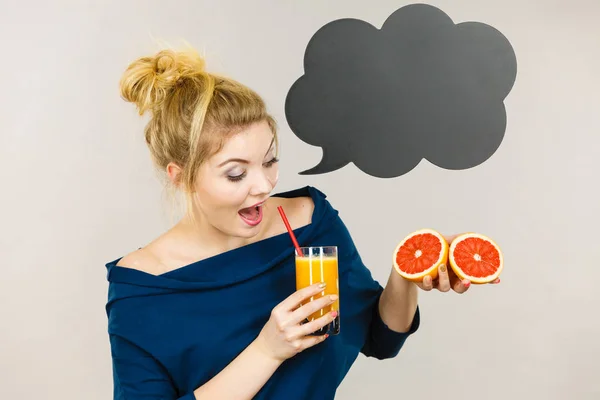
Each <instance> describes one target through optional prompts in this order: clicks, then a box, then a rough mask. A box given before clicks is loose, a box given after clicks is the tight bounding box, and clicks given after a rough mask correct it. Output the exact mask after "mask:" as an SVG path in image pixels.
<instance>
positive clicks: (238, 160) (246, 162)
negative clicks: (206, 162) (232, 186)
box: [217, 136, 275, 168]
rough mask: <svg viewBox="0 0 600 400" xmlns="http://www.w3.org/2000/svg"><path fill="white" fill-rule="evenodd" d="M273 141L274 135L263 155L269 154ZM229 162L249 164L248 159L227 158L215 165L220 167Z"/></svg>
mask: <svg viewBox="0 0 600 400" xmlns="http://www.w3.org/2000/svg"><path fill="white" fill-rule="evenodd" d="M273 142H275V136H273V139H271V144H269V149H268V150H267V152H266V153H265V156H266V155H267V154H269V151H271V149H272V148H273ZM230 162H239V163H241V164H249V163H250V162H249V161H248V160H244V159H243V158H229V159H227V160H225V161H223V162H222V163H221V164H219V165H217V167H218V168H220V167H222V166H223V165H225V164H229V163H230Z"/></svg>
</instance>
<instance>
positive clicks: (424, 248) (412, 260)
mask: <svg viewBox="0 0 600 400" xmlns="http://www.w3.org/2000/svg"><path fill="white" fill-rule="evenodd" d="M448 251H449V246H448V242H447V241H446V239H445V238H444V236H442V235H441V234H440V233H439V232H437V231H435V230H433V229H428V228H425V229H419V230H418V231H415V232H412V233H411V234H409V235H408V236H406V237H405V238H404V239H402V241H401V242H400V243H398V246H396V249H395V250H394V259H393V265H394V268H395V269H396V272H398V273H399V274H400V276H402V277H403V278H405V279H407V280H409V281H411V282H421V281H423V278H425V277H426V276H427V275H429V276H431V279H436V278H437V276H438V267H439V266H440V265H441V264H443V263H445V262H446V261H447V260H448Z"/></svg>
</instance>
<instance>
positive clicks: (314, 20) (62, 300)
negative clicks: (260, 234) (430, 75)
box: [0, 0, 600, 400]
mask: <svg viewBox="0 0 600 400" xmlns="http://www.w3.org/2000/svg"><path fill="white" fill-rule="evenodd" d="M405 4H408V3H407V2H402V1H384V0H378V1H371V2H364V1H358V0H352V1H348V0H346V1H341V0H339V1H316V0H312V1H275V0H273V1H241V0H239V1H224V0H220V1H211V2H208V1H172V2H169V3H168V4H167V3H166V2H164V1H160V2H159V1H122V0H120V1H115V0H113V1H103V2H91V1H74V0H73V1H53V2H42V1H37V2H27V1H19V2H16V1H7V0H3V1H2V2H1V3H0V7H1V8H0V48H1V49H2V55H1V56H0V57H1V62H0V77H1V78H2V89H1V90H0V135H1V136H0V138H1V145H0V174H1V176H0V178H1V182H2V197H1V202H2V203H1V207H0V213H1V215H0V217H1V218H0V221H2V231H1V236H0V253H1V255H2V258H1V264H2V275H1V278H0V321H1V324H2V325H1V328H0V398H3V399H4V398H6V399H31V398H44V399H52V400H54V399H56V400H58V399H61V400H66V399H73V400H75V399H89V400H96V399H98V400H100V399H102V400H105V399H108V398H110V396H111V393H112V380H111V379H112V377H111V365H110V350H109V347H108V339H107V335H106V316H105V314H104V304H105V301H106V288H107V283H106V276H105V275H106V270H105V267H104V263H105V262H107V261H110V260H112V259H114V258H117V257H119V256H121V255H123V254H125V253H126V252H129V251H131V250H132V249H134V248H136V247H137V246H140V245H143V244H145V243H146V242H148V241H149V240H151V239H152V238H154V237H156V236H157V235H158V234H159V233H160V232H162V231H163V230H164V229H166V228H167V226H168V225H169V223H170V220H169V210H170V204H169V201H168V200H166V199H167V198H166V196H165V195H164V193H163V190H162V186H161V184H160V182H159V181H158V180H157V179H156V176H155V173H154V172H153V170H152V166H151V164H150V160H149V156H148V152H147V149H146V147H145V145H144V143H143V134H142V129H143V125H144V122H145V120H144V119H140V118H138V117H137V115H136V114H135V109H134V107H133V106H132V105H131V104H126V103H125V102H123V101H122V100H121V99H120V98H119V93H118V80H119V78H120V75H121V73H122V72H123V70H124V68H125V67H126V66H127V64H128V63H129V62H130V61H132V60H133V59H134V58H136V57H138V56H141V55H146V54H149V53H153V52H154V51H155V50H157V48H158V47H157V46H156V45H155V43H154V39H164V40H166V41H168V42H169V43H172V44H174V45H178V44H179V43H180V40H181V39H185V40H187V41H189V42H190V43H191V44H192V45H194V46H195V47H197V48H198V49H199V50H201V51H203V52H204V53H205V55H206V57H207V60H208V67H209V69H210V70H212V71H215V72H223V73H226V74H229V75H231V76H233V77H235V78H236V79H239V80H240V81H242V82H245V83H247V84H248V85H250V86H252V87H253V88H255V89H256V90H258V91H259V92H260V93H261V94H262V95H264V97H265V99H266V100H267V101H268V104H269V106H270V108H271V110H272V111H273V113H274V115H275V116H276V118H277V119H278V121H279V123H280V125H281V142H282V143H281V146H282V147H281V149H282V162H281V169H282V170H281V173H280V177H281V183H280V186H278V188H277V190H278V191H281V190H287V189H291V188H294V187H298V186H303V185H307V184H310V185H314V186H316V187H318V188H320V189H321V190H323V191H324V192H326V193H327V194H328V195H329V199H330V200H331V202H332V203H333V204H334V205H335V207H336V208H338V209H339V210H340V212H341V215H342V217H343V218H344V220H345V221H346V223H347V225H348V226H349V228H350V230H351V232H352V234H353V236H354V238H355V240H356V242H357V245H358V247H359V249H360V251H361V253H362V255H363V258H364V260H365V262H366V263H367V265H368V266H369V268H370V269H371V270H372V272H373V274H374V276H375V277H376V278H377V279H379V280H380V281H381V282H382V283H384V282H385V281H386V279H387V276H388V274H389V271H390V268H391V265H390V262H391V251H392V250H393V248H394V246H395V245H396V244H397V242H398V241H399V240H401V239H402V237H404V235H406V234H407V233H409V232H411V231H413V230H415V229H418V228H421V227H433V228H436V229H439V230H441V231H442V232H444V233H448V234H450V233H454V232H462V231H467V230H468V231H478V232H481V233H484V234H488V235H490V236H491V237H493V238H494V239H495V240H497V241H498V243H499V244H500V245H501V246H502V248H503V250H504V253H505V258H506V269H505V272H504V274H503V275H502V283H501V285H499V286H485V287H477V286H476V287H473V288H471V289H470V290H469V293H468V294H466V295H463V296H458V295H454V294H441V293H433V292H432V293H422V294H421V307H422V315H423V322H422V326H421V329H420V331H419V333H418V334H417V335H415V336H414V337H412V338H411V339H409V341H408V342H407V344H406V347H405V348H404V349H403V350H402V352H401V354H400V355H399V356H398V357H397V358H395V359H393V360H388V361H383V362H382V361H377V360H371V359H366V358H364V357H362V356H361V357H360V358H359V359H358V361H357V363H356V364H355V365H354V367H353V369H352V370H351V371H350V373H349V374H348V376H347V378H346V380H345V381H344V382H343V384H342V386H341V387H340V389H339V392H338V393H339V395H338V398H339V399H366V398H367V396H369V397H372V398H388V397H394V398H410V399H433V398H438V397H441V396H444V397H445V398H450V399H506V398H511V399H557V400H558V399H561V400H562V399H566V398H568V397H571V398H575V399H597V398H599V397H600V381H599V380H598V379H597V373H598V368H599V367H598V361H597V359H598V356H599V355H600V344H599V343H600V342H599V340H598V337H599V334H600V321H599V318H598V314H599V313H598V311H597V304H598V293H597V290H598V289H597V288H598V282H599V280H600V269H599V267H598V259H600V246H599V245H598V239H597V237H598V236H597V235H598V226H599V225H600V215H599V214H600V213H599V204H600V198H599V197H600V196H599V192H598V184H597V182H598V177H597V176H596V175H598V171H599V166H600V165H599V164H600V162H599V161H598V157H597V156H598V153H599V151H598V146H599V145H600V138H599V136H598V135H599V132H600V118H599V109H600V101H599V93H600V78H598V75H597V74H598V71H599V70H600V46H599V45H598V44H599V43H598V42H599V39H598V38H599V37H600V25H598V23H597V21H598V16H599V15H600V3H598V2H597V1H593V0H589V1H583V0H579V1H570V2H567V1H527V2H522V1H516V0H503V1H500V0H487V1H481V0H479V1H475V0H461V1H458V0H455V1H435V2H429V4H432V5H435V6H437V7H439V8H441V9H442V10H444V11H445V12H446V13H447V14H448V15H450V17H452V18H453V19H454V21H455V22H463V21H469V20H472V21H473V20H474V21H480V22H484V23H487V24H489V25H491V26H494V27H496V28H497V29H499V30H500V31H501V32H502V33H503V34H504V35H506V36H507V37H508V38H509V40H510V42H511V44H512V46H513V47H514V50H515V53H516V54H517V57H518V75H517V79H516V82H515V86H514V87H513V89H512V91H511V93H510V94H509V95H508V97H507V99H506V102H505V104H506V108H507V115H508V124H507V128H506V136H505V138H504V140H503V142H502V144H501V146H500V147H499V148H498V150H497V151H496V152H495V153H494V154H493V156H492V157H491V158H490V159H489V160H488V161H486V162H484V163H483V164H481V165H479V166H477V167H476V168H473V169H468V170H459V171H450V170H445V169H441V168H438V167H436V166H434V165H432V164H430V163H428V162H426V161H423V162H421V163H420V164H419V165H418V166H417V167H416V168H415V169H414V170H412V171H411V172H410V173H408V174H405V175H403V176H401V177H398V178H396V179H377V178H373V177H371V176H369V175H366V174H364V173H361V172H360V171H359V170H358V169H357V168H356V167H355V166H354V165H352V164H350V165H348V166H346V167H344V168H342V169H340V170H337V171H335V172H332V173H328V174H323V175H313V176H304V175H299V174H298V172H300V171H303V170H305V169H307V168H310V167H312V166H314V165H317V163H318V162H319V161H320V159H321V149H320V148H318V147H313V146H309V145H307V144H305V143H304V142H302V141H300V140H299V139H298V138H297V137H295V136H294V134H293V133H292V132H291V131H290V130H289V128H288V126H287V125H286V121H285V114H284V99H285V96H286V94H287V91H288V90H289V88H290V85H291V84H292V83H293V82H294V81H295V80H296V79H297V77H299V76H300V75H301V74H302V73H303V71H302V60H303V54H304V49H305V47H306V44H307V43H308V40H309V39H310V38H311V37H312V35H313V34H314V32H316V31H317V30H318V29H319V28H320V27H322V26H323V25H325V24H326V23H328V22H330V21H332V20H334V19H338V18H347V17H351V18H359V19H363V20H365V21H368V22H370V23H372V24H373V25H375V26H378V27H379V26H381V24H382V23H383V21H385V19H386V18H387V17H388V16H389V14H390V13H391V12H393V11H394V10H396V9H397V8H399V7H400V6H402V5H405ZM213 6H214V7H215V8H213V9H211V7H213ZM29 7H31V8H29ZM28 8H29V9H28ZM346 179H350V180H351V181H352V184H351V185H349V184H343V183H342V182H343V181H344V180H346Z"/></svg>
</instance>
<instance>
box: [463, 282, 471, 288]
mask: <svg viewBox="0 0 600 400" xmlns="http://www.w3.org/2000/svg"><path fill="white" fill-rule="evenodd" d="M463 285H465V287H469V286H470V285H471V281H464V282H463Z"/></svg>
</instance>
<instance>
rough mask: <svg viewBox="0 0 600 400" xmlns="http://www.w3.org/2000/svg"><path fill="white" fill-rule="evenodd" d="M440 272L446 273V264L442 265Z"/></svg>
mask: <svg viewBox="0 0 600 400" xmlns="http://www.w3.org/2000/svg"><path fill="white" fill-rule="evenodd" d="M440 271H442V272H446V264H442V266H441V267H440Z"/></svg>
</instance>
